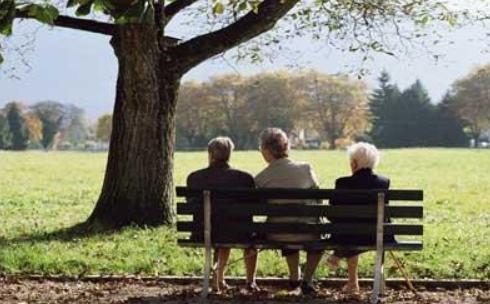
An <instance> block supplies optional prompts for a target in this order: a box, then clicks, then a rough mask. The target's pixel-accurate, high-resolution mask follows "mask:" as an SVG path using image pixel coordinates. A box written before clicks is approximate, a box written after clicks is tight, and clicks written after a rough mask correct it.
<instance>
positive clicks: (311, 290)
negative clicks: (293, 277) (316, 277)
mask: <svg viewBox="0 0 490 304" xmlns="http://www.w3.org/2000/svg"><path fill="white" fill-rule="evenodd" d="M300 287H301V293H302V294H303V295H305V296H315V295H317V294H318V290H317V288H316V287H315V286H313V284H312V283H308V282H305V281H302V282H301V286H300Z"/></svg>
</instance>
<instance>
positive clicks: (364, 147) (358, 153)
mask: <svg viewBox="0 0 490 304" xmlns="http://www.w3.org/2000/svg"><path fill="white" fill-rule="evenodd" d="M347 153H348V154H349V158H350V161H351V162H352V161H355V162H356V163H357V166H358V167H359V169H362V168H368V169H374V167H376V166H377V165H378V163H379V151H378V149H377V148H376V147H375V146H374V145H371V144H368V143H365V142H358V143H355V144H353V145H351V146H349V148H348V149H347Z"/></svg>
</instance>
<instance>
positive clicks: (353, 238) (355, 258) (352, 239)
mask: <svg viewBox="0 0 490 304" xmlns="http://www.w3.org/2000/svg"><path fill="white" fill-rule="evenodd" d="M348 154H349V158H350V167H351V171H352V175H351V176H347V177H341V178H338V179H337V180H336V181H335V189H350V190H355V189H357V190H366V189H388V188H389V187H390V180H389V179H388V178H386V177H383V176H381V175H377V174H375V173H374V172H373V169H374V168H375V167H376V165H377V164H378V163H379V152H378V150H377V149H376V147H375V146H373V145H371V144H368V143H363V142H360V143H356V144H354V145H352V146H350V147H349V149H348ZM330 204H331V205H334V206H335V205H342V204H346V205H366V204H372V205H376V204H377V200H376V198H373V200H368V201H366V200H362V201H353V200H349V201H348V202H347V201H345V202H344V201H339V200H336V199H335V198H333V199H332V200H331V201H330ZM328 219H329V220H330V221H331V222H333V223H376V218H368V219H349V218H342V219H341V218H332V217H329V218H328ZM330 240H331V241H332V242H335V243H338V244H343V243H345V244H355V245H374V244H376V236H375V235H366V236H364V235H362V236H360V235H335V234H333V235H331V236H330ZM384 241H385V242H392V241H394V238H393V236H387V237H385V240H384ZM361 253H363V251H357V250H336V251H334V252H333V254H332V255H331V256H330V257H329V258H328V260H327V262H328V264H329V266H330V267H332V268H334V269H335V268H337V267H338V266H339V263H340V260H341V259H344V258H345V259H347V267H348V274H349V281H348V283H347V285H346V286H345V287H344V290H345V291H346V292H348V293H353V294H356V293H358V292H359V283H358V276H357V265H358V262H359V254H361Z"/></svg>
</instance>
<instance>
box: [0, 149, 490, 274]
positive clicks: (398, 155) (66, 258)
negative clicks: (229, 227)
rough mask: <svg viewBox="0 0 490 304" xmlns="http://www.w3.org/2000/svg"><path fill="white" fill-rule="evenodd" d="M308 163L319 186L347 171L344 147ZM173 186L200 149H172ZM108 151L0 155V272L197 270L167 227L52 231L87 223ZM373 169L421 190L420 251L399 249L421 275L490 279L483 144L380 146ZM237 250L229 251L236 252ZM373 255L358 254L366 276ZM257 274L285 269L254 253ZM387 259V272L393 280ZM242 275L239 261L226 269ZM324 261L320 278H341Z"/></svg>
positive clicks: (489, 201)
mask: <svg viewBox="0 0 490 304" xmlns="http://www.w3.org/2000/svg"><path fill="white" fill-rule="evenodd" d="M293 157H294V158H295V159H298V160H307V161H309V162H311V163H312V164H313V166H314V168H315V169H316V171H317V175H318V177H319V180H320V182H321V185H322V187H323V188H331V187H332V186H333V183H334V180H335V178H336V177H338V176H342V175H346V174H348V165H347V159H346V155H345V153H344V152H341V151H337V152H328V151H297V152H293ZM176 158H177V159H176V170H175V171H176V174H175V179H176V184H177V185H182V184H183V183H184V181H185V177H186V175H187V174H188V173H189V172H191V171H193V170H195V169H198V168H201V167H203V166H204V165H205V161H206V155H205V153H203V152H192V153H178V154H177V155H176ZM105 161H106V154H102V153H96V154H90V153H69V152H66V153H62V152H56V153H53V152H49V153H45V152H26V153H13V152H0V174H1V175H0V272H3V273H30V274H40V273H43V274H60V273H62V274H70V275H76V274H109V273H112V274H126V273H132V274H144V275H198V274H200V273H201V271H202V251H201V250H190V249H183V248H179V247H178V246H177V245H176V241H175V240H176V233H175V231H174V230H173V229H168V228H158V229H139V228H127V229H125V230H123V231H120V232H117V233H110V234H92V235H88V236H80V235H67V234H66V233H60V232H59V231H60V230H62V229H64V228H68V227H71V226H73V225H75V224H77V223H79V222H82V221H84V220H85V219H86V218H87V216H88V215H89V214H90V211H91V210H92V208H93V206H94V203H95V201H96V199H97V196H98V193H99V191H100V187H101V183H102V178H103V173H104V164H105ZM232 163H233V165H234V166H236V167H239V168H241V169H244V170H248V171H250V172H252V173H257V172H258V171H259V170H260V169H261V168H263V166H264V162H263V161H262V159H261V158H260V156H259V154H258V152H237V153H235V154H234V155H233V160H232ZM378 171H379V172H381V173H383V174H384V175H387V176H389V177H390V178H391V180H392V188H400V189H419V188H420V189H423V190H424V191H425V201H424V205H425V208H426V209H425V210H426V211H425V219H424V224H425V227H426V228H425V232H424V233H425V235H424V244H425V249H424V250H423V251H422V252H417V253H409V254H403V261H404V263H405V264H406V266H407V267H408V269H409V271H410V272H411V274H412V275H413V276H415V277H419V278H424V277H430V278H480V279H488V278H490V237H489V235H490V150H478V151H477V150H475V151H473V150H463V149H461V150H457V149H400V150H386V151H383V152H382V162H381V165H380V168H379V170H378ZM240 256H241V254H240V253H239V252H236V253H235V254H234V258H239V257H240ZM372 262H373V259H372V255H370V254H367V255H365V256H364V257H363V258H362V261H361V267H360V272H361V276H370V275H371V273H372V272H371V268H372ZM259 264H260V266H259V275H260V276H269V275H279V276H282V275H285V274H286V265H285V263H284V261H283V260H282V259H281V258H280V257H279V254H278V253H276V252H272V251H269V252H265V253H261V255H260V261H259ZM390 265H391V263H390V262H388V267H387V271H388V275H390V276H399V275H398V274H396V271H395V269H394V268H393V267H391V266H390ZM230 273H231V274H235V275H242V274H243V267H242V264H241V263H240V262H239V263H236V264H234V265H232V266H231V271H230ZM344 274H345V272H343V271H340V273H337V274H335V273H332V272H329V271H328V269H327V268H325V267H323V266H322V267H321V269H319V271H318V275H319V276H324V277H326V276H339V275H344Z"/></svg>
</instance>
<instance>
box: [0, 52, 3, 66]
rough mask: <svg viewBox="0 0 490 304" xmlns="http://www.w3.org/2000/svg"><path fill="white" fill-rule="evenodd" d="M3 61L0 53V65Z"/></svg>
mask: <svg viewBox="0 0 490 304" xmlns="http://www.w3.org/2000/svg"><path fill="white" fill-rule="evenodd" d="M2 63H3V56H2V54H0V65H1V64H2Z"/></svg>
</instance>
